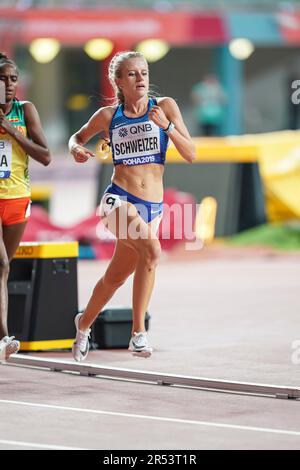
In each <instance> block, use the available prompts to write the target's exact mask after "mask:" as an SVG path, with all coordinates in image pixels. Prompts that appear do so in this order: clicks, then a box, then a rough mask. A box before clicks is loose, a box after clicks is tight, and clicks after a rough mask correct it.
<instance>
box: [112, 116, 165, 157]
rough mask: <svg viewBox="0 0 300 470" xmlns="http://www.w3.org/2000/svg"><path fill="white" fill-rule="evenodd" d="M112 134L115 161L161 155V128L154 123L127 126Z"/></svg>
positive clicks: (115, 130) (147, 122) (114, 130)
mask: <svg viewBox="0 0 300 470" xmlns="http://www.w3.org/2000/svg"><path fill="white" fill-rule="evenodd" d="M112 133H113V138H112V144H113V150H114V158H115V160H123V159H127V158H134V157H147V156H153V155H157V154H159V153H160V140H159V127H158V126H157V125H156V124H154V123H153V122H150V121H146V122H141V123H138V124H127V125H124V126H122V127H121V128H118V129H113V131H112Z"/></svg>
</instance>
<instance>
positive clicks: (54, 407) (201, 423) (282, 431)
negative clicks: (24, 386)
mask: <svg viewBox="0 0 300 470" xmlns="http://www.w3.org/2000/svg"><path fill="white" fill-rule="evenodd" d="M1 403H3V404H10V405H21V406H32V407H36V408H45V409H50V410H59V411H75V412H78V413H92V414H98V415H106V416H122V417H124V418H133V419H144V420H145V419H148V420H149V421H162V422H166V423H177V424H191V425H196V426H208V427H214V428H224V429H236V430H243V431H254V432H264V433H270V434H284V435H287V436H300V431H288V430H285V429H272V428H257V427H252V426H240V425H237V424H225V423H213V422H208V421H194V420H190V419H180V418H165V417H163V416H149V415H138V414H131V413H118V412H115V411H103V410H92V409H89V408H73V407H70V406H58V405H46V404H43V403H29V402H25V401H13V400H0V404H1Z"/></svg>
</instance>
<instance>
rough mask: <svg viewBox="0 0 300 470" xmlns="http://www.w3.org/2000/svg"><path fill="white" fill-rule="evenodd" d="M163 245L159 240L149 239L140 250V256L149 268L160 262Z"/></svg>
mask: <svg viewBox="0 0 300 470" xmlns="http://www.w3.org/2000/svg"><path fill="white" fill-rule="evenodd" d="M160 255H161V247H160V243H159V241H158V240H147V241H145V243H143V244H142V245H141V247H140V250H139V257H140V259H142V260H143V262H144V263H145V265H146V266H148V268H149V269H154V268H156V266H157V265H158V263H159V259H160Z"/></svg>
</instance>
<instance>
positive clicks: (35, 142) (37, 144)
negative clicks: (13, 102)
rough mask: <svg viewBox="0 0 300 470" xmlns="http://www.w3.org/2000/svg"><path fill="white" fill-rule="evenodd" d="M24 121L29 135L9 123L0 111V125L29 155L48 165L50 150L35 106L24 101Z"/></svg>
mask: <svg viewBox="0 0 300 470" xmlns="http://www.w3.org/2000/svg"><path fill="white" fill-rule="evenodd" d="M24 116H25V123H26V127H27V131H28V134H29V137H30V138H28V137H26V136H24V135H23V134H22V132H20V131H19V130H18V129H16V128H15V127H14V126H12V125H11V124H10V122H9V121H8V120H7V119H6V118H5V116H4V114H3V111H2V112H1V113H0V126H1V127H3V129H5V130H6V132H7V133H8V134H9V135H11V137H13V139H14V140H15V141H16V142H17V143H18V144H19V145H20V147H22V149H23V150H24V151H25V152H26V153H27V154H28V155H30V156H31V157H32V158H33V159H34V160H36V161H38V162H40V163H42V164H43V165H45V166H47V165H49V163H50V161H51V156H50V152H49V149H48V146H47V142H46V137H45V135H44V131H43V129H42V125H41V121H40V117H39V115H38V112H37V110H36V108H35V106H34V105H33V104H32V103H30V102H27V103H24Z"/></svg>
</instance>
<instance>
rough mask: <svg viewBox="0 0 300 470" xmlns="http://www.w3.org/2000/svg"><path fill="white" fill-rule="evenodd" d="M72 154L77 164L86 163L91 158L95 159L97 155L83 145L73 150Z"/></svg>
mask: <svg viewBox="0 0 300 470" xmlns="http://www.w3.org/2000/svg"><path fill="white" fill-rule="evenodd" d="M71 154H72V155H73V157H74V160H75V162H77V163H85V162H86V161H87V160H88V159H89V158H91V157H95V154H94V153H93V152H91V151H90V150H88V149H87V148H85V147H82V145H76V146H75V147H74V148H73V149H72V150H71Z"/></svg>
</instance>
